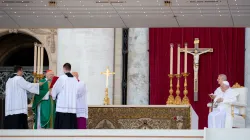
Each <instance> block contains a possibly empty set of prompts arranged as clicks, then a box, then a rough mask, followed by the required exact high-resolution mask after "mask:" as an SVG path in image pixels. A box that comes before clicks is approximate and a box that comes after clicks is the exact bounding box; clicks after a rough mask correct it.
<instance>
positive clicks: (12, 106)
mask: <svg viewBox="0 0 250 140" xmlns="http://www.w3.org/2000/svg"><path fill="white" fill-rule="evenodd" d="M14 72H15V73H13V74H12V75H11V77H10V78H9V79H8V81H7V83H6V96H5V120H4V128H5V129H28V122H27V112H28V107H27V104H28V103H27V91H29V92H31V93H34V94H39V83H29V82H27V81H26V80H25V79H24V78H23V77H22V75H23V69H22V67H21V66H15V67H14Z"/></svg>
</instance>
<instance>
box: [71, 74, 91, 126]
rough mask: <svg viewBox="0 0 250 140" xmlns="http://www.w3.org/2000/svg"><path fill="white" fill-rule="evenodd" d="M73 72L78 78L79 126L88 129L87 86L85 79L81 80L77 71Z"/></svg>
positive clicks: (77, 105)
mask: <svg viewBox="0 0 250 140" xmlns="http://www.w3.org/2000/svg"><path fill="white" fill-rule="evenodd" d="M72 74H73V75H74V76H75V77H76V79H77V80H78V93H79V94H78V97H77V100H76V107H77V109H76V116H77V128H78V129H87V118H88V103H87V87H86V84H85V83H84V82H83V81H80V80H79V78H78V77H79V76H78V73H77V72H72Z"/></svg>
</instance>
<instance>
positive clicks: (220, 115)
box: [208, 88, 237, 128]
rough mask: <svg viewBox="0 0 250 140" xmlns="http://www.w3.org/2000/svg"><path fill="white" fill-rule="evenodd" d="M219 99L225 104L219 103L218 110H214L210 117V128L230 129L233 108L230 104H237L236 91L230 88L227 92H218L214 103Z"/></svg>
mask: <svg viewBox="0 0 250 140" xmlns="http://www.w3.org/2000/svg"><path fill="white" fill-rule="evenodd" d="M219 98H223V102H221V103H219V104H218V106H217V108H214V109H213V112H210V113H209V115H208V128H230V126H231V124H229V123H231V122H230V121H229V120H231V107H230V105H229V104H228V103H232V102H236V100H237V99H236V96H235V94H234V91H233V90H232V89H231V88H229V89H227V90H226V91H225V92H218V93H217V94H216V98H215V99H214V102H216V101H217V100H218V99H219Z"/></svg>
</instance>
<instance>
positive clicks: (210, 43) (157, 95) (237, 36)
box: [149, 28, 245, 129]
mask: <svg viewBox="0 0 250 140" xmlns="http://www.w3.org/2000/svg"><path fill="white" fill-rule="evenodd" d="M194 38H199V39H200V44H199V48H213V51H214V52H212V53H206V54H202V55H200V62H199V92H198V101H197V102H194V88H193V87H194V84H193V79H194V73H193V56H192V55H190V54H188V72H189V73H190V75H189V77H188V92H189V93H188V97H189V99H190V101H191V104H192V107H193V108H194V109H195V111H196V113H197V114H198V116H199V128H200V129H203V128H204V127H207V116H208V108H207V107H206V106H207V103H208V102H209V101H210V99H209V97H208V94H210V93H213V92H214V90H215V89H216V88H217V87H218V83H217V81H216V80H217V77H218V74H222V73H223V74H226V75H227V77H228V81H229V82H230V84H231V85H233V84H234V83H235V82H239V83H240V84H242V85H243V84H244V56H245V55H244V53H245V28H151V29H150V30H149V64H150V104H151V105H159V104H160V105H163V104H166V100H167V97H168V95H169V92H168V90H169V78H168V74H169V73H170V70H169V69H170V68H169V67H170V66H169V65H170V53H169V52H170V47H169V46H170V45H169V44H170V43H174V71H173V72H174V73H176V72H177V44H178V43H179V44H181V47H184V43H185V42H187V43H188V48H194ZM180 69H181V72H183V71H184V53H181V68H180ZM183 81H184V80H183V78H182V79H181V81H180V84H181V87H180V89H181V95H183V92H182V91H183ZM173 89H174V91H175V90H176V80H174V81H173ZM174 95H176V94H174Z"/></svg>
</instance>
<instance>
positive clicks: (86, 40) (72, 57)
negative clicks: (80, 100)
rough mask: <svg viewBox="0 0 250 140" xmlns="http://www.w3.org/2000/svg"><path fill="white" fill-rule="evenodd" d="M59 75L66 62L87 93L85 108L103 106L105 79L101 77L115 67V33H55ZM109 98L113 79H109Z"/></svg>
mask: <svg viewBox="0 0 250 140" xmlns="http://www.w3.org/2000/svg"><path fill="white" fill-rule="evenodd" d="M58 42H59V44H58V52H57V53H58V57H57V60H58V63H57V66H58V70H57V72H58V74H59V75H60V74H62V73H63V69H62V66H63V64H64V63H66V62H69V63H71V65H72V71H77V72H78V73H79V78H80V80H82V81H84V82H85V83H86V85H87V89H88V104H89V105H102V104H103V99H104V94H105V82H106V77H105V75H101V72H104V71H105V70H106V68H107V66H108V67H109V69H110V71H113V70H114V69H113V65H114V29H113V28H86V29H85V28H82V29H58ZM108 88H109V98H110V101H111V104H112V100H113V76H110V77H109V87H108Z"/></svg>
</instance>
